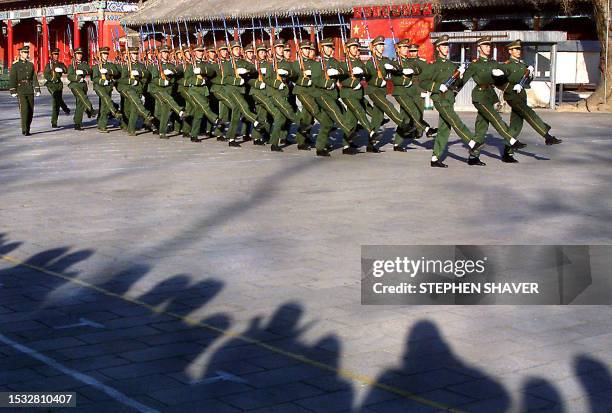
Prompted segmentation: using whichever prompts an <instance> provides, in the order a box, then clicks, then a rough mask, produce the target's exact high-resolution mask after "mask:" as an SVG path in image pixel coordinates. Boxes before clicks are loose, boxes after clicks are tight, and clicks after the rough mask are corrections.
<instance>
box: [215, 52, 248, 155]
mask: <svg viewBox="0 0 612 413" xmlns="http://www.w3.org/2000/svg"><path fill="white" fill-rule="evenodd" d="M215 65H216V68H215V76H214V77H213V78H212V79H211V83H212V86H211V88H210V91H211V92H212V94H213V96H214V97H215V99H216V100H217V102H218V105H219V111H218V113H219V117H220V118H221V119H222V120H223V121H224V122H227V121H228V120H229V121H230V125H229V126H228V128H227V132H226V136H225V137H224V136H223V135H222V132H221V130H220V129H217V130H215V131H214V132H213V133H214V134H215V135H216V136H217V140H218V141H226V140H228V139H231V141H230V143H231V146H240V145H236V143H237V142H235V140H236V131H237V129H238V122H239V120H240V119H237V120H236V121H235V123H234V122H232V121H231V120H232V119H233V114H234V112H235V110H234V107H235V106H236V104H235V103H234V101H233V99H232V97H231V94H230V90H229V87H226V86H230V82H236V83H237V84H238V83H240V81H242V82H244V79H238V78H236V75H235V73H234V72H233V71H234V69H233V67H232V63H231V59H230V57H229V46H228V45H227V44H225V42H219V43H218V44H217V55H216V61H215ZM227 76H229V79H227V78H226V77H227ZM243 84H244V83H243ZM230 130H231V133H230Z"/></svg>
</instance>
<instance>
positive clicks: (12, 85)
mask: <svg viewBox="0 0 612 413" xmlns="http://www.w3.org/2000/svg"><path fill="white" fill-rule="evenodd" d="M29 56H30V47H29V46H23V47H22V48H20V49H19V60H18V61H16V62H15V63H13V66H12V67H11V73H10V75H9V92H10V94H11V96H12V97H14V98H18V99H19V113H20V114H21V133H22V134H23V135H24V136H30V125H32V116H33V115H34V95H36V96H37V97H38V96H40V86H39V85H38V78H37V77H36V72H35V71H34V64H33V63H32V62H30V61H29V60H28V58H29Z"/></svg>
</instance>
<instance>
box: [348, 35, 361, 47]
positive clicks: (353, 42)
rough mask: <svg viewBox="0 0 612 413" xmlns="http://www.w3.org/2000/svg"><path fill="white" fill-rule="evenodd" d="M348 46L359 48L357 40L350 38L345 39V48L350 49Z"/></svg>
mask: <svg viewBox="0 0 612 413" xmlns="http://www.w3.org/2000/svg"><path fill="white" fill-rule="evenodd" d="M350 46H357V47H359V39H357V38H355V37H351V38H350V39H347V41H346V47H350Z"/></svg>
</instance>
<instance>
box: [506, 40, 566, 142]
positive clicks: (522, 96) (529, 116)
mask: <svg viewBox="0 0 612 413" xmlns="http://www.w3.org/2000/svg"><path fill="white" fill-rule="evenodd" d="M506 48H507V49H508V50H511V49H517V48H518V49H520V48H522V43H521V41H520V40H515V41H514V42H512V43H510V44H508V45H507V46H506ZM502 70H503V71H504V74H505V76H506V82H505V84H504V85H503V86H501V89H502V90H503V92H504V100H505V101H506V102H508V104H509V105H510V107H511V108H512V114H511V115H510V127H509V131H510V134H511V135H512V136H513V137H515V138H516V137H518V135H519V134H520V133H521V130H522V129H523V120H526V121H527V123H529V124H530V125H531V127H532V128H533V129H534V130H535V131H536V132H537V133H538V134H540V136H542V137H543V138H544V139H545V142H546V144H547V145H554V144H557V143H561V140H560V139H557V138H555V137H554V136H551V135H550V133H549V131H550V129H551V126H550V125H548V124H547V123H546V122H544V121H543V120H542V118H540V117H539V116H538V114H537V113H535V111H534V110H533V109H532V108H530V107H529V105H527V92H526V91H525V89H528V88H529V84H530V82H531V79H532V78H533V68H531V70H530V69H529V67H528V66H527V64H526V63H525V62H523V61H522V60H520V59H515V58H513V57H510V59H509V60H507V61H506V62H505V63H504V64H503V65H502ZM525 75H526V82H525V84H524V86H520V85H519V83H520V82H521V79H523V76H525ZM517 86H520V87H517Z"/></svg>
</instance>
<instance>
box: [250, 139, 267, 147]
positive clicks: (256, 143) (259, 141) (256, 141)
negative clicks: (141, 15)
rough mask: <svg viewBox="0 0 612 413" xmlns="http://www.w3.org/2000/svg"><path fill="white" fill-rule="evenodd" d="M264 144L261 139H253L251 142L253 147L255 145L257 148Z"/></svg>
mask: <svg viewBox="0 0 612 413" xmlns="http://www.w3.org/2000/svg"><path fill="white" fill-rule="evenodd" d="M265 144H266V143H265V142H264V140H263V139H255V140H254V141H253V145H257V146H264V145H265Z"/></svg>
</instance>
